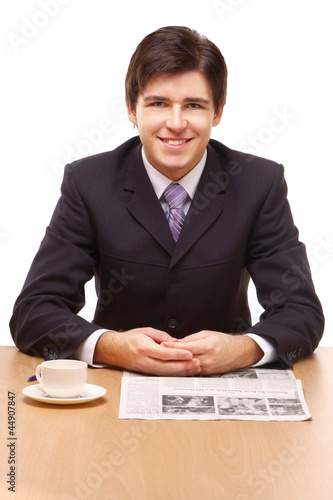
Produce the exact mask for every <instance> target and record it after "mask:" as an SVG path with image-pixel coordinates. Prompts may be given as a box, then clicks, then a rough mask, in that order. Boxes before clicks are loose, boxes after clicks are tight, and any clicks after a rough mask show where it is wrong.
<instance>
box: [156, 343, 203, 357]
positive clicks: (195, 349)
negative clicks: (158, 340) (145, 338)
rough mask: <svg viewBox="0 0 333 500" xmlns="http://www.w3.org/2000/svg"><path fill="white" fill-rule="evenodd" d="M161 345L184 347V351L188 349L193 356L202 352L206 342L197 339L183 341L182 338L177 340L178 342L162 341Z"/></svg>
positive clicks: (170, 347)
mask: <svg viewBox="0 0 333 500" xmlns="http://www.w3.org/2000/svg"><path fill="white" fill-rule="evenodd" d="M161 345H162V346H164V347H165V348H168V349H184V350H185V351H190V352H191V353H192V354H193V356H198V355H200V354H204V352H205V345H206V344H205V343H203V342H200V341H199V340H195V341H192V342H189V341H188V342H183V339H182V340H178V342H162V344H161Z"/></svg>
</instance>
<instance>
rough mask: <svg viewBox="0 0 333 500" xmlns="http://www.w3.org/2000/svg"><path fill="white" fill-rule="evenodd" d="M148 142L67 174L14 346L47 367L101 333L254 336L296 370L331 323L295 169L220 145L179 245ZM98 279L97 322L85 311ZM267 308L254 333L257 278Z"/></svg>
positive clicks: (19, 310)
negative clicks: (306, 241)
mask: <svg viewBox="0 0 333 500" xmlns="http://www.w3.org/2000/svg"><path fill="white" fill-rule="evenodd" d="M140 150H141V144H140V140H139V138H138V137H136V138H133V139H130V140H129V141H127V142H126V143H124V144H122V145H121V146H120V147H118V148H117V149H115V150H114V151H111V152H106V153H102V154H98V155H95V156H92V157H89V158H85V159H82V160H79V161H76V162H74V163H73V164H71V165H67V166H66V168H65V174H64V180H63V184H62V196H61V198H60V200H59V202H58V204H57V206H56V209H55V212H54V214H53V217H52V220H51V222H50V226H49V227H48V228H47V230H46V235H45V238H44V239H43V241H42V243H41V246H40V249H39V251H38V253H37V255H36V257H35V259H34V261H33V264H32V267H31V269H30V272H29V274H28V277H27V280H26V282H25V284H24V287H23V291H22V293H21V295H20V296H19V297H18V299H17V302H16V304H15V308H14V314H13V317H12V319H11V330H12V335H13V338H14V341H15V343H16V345H17V346H18V348H19V349H21V350H22V351H24V352H27V353H32V354H39V355H43V356H44V357H45V358H46V359H51V358H56V357H68V356H71V355H72V354H73V353H74V352H75V350H76V349H77V347H78V345H79V344H80V343H81V341H82V340H84V339H85V338H86V337H87V336H88V335H89V334H91V333H92V332H93V331H94V330H96V329H97V328H100V327H101V328H107V329H110V330H128V329H131V328H136V327H145V326H151V327H154V328H158V329H160V330H164V331H166V332H169V333H170V334H172V335H173V336H174V337H178V338H181V337H183V336H185V335H187V334H190V333H194V332H197V331H200V330H204V329H205V330H215V331H221V332H227V333H229V332H230V333H241V332H244V331H247V332H253V333H256V334H258V335H261V336H264V337H266V338H267V339H269V340H272V341H273V343H274V345H275V346H276V348H277V353H278V355H279V358H280V360H281V361H282V363H283V364H284V365H289V366H290V365H292V364H293V363H294V362H295V361H297V360H298V359H299V358H301V357H303V356H305V355H308V354H310V353H311V352H312V351H313V350H314V349H315V348H316V347H317V345H318V342H319V340H320V338H321V335H322V332H323V314H322V309H321V305H320V302H319V301H318V298H317V297H316V294H315V291H314V288H313V284H312V281H311V276H310V270H309V267H308V261H307V257H306V252H305V248H304V245H303V244H302V243H300V242H299V241H298V231H297V229H296V228H295V226H294V223H293V219H292V216H291V213H290V208H289V204H288V202H287V198H286V195H287V187H286V183H285V180H284V174H283V167H282V166H281V165H278V164H276V163H274V162H272V161H268V160H265V159H262V158H258V157H254V156H250V155H246V154H244V153H240V152H237V151H233V150H231V149H229V148H227V147H226V146H224V145H222V144H221V143H219V142H217V141H214V140H211V141H210V143H209V145H208V157H207V163H206V166H205V169H204V172H203V174H202V177H201V179H200V183H199V186H198V189H197V191H196V194H195V196H194V199H193V201H192V204H191V207H190V210H189V212H188V214H187V217H186V220H185V223H184V226H183V229H182V231H181V234H180V237H179V240H178V242H177V244H176V245H175V244H174V241H173V238H172V236H171V232H170V229H169V226H168V223H167V220H166V217H165V215H164V212H163V210H162V208H161V206H160V202H159V200H158V199H157V197H156V194H155V192H154V190H153V187H152V185H151V183H150V181H149V178H148V176H147V173H146V171H145V168H144V166H143V162H142V159H141V152H140ZM94 274H95V278H96V290H97V294H98V302H97V306H96V314H95V318H94V321H93V323H89V322H87V321H86V320H84V319H83V318H81V317H80V316H77V313H78V312H79V310H80V309H81V308H82V307H83V305H84V284H85V283H86V282H87V281H88V280H90V279H91V278H92V276H93V275H94ZM250 277H251V278H252V279H253V281H254V284H255V286H256V289H257V294H258V298H259V301H260V303H261V304H262V306H263V307H264V309H265V312H264V313H263V315H262V317H261V320H260V322H259V323H257V324H256V325H253V326H251V317H250V312H249V307H248V301H247V288H248V283H249V278H250Z"/></svg>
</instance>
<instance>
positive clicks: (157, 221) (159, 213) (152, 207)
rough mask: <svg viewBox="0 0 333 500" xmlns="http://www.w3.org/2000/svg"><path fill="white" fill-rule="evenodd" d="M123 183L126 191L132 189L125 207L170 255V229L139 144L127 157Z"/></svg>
mask: <svg viewBox="0 0 333 500" xmlns="http://www.w3.org/2000/svg"><path fill="white" fill-rule="evenodd" d="M126 163H127V174H126V180H125V184H124V189H125V190H126V191H132V192H133V196H132V197H131V199H130V201H129V203H128V205H127V209H128V211H129V212H130V213H131V214H132V215H133V217H135V219H136V220H137V221H138V222H139V223H140V224H141V225H142V226H143V227H144V228H145V229H146V230H147V231H148V232H149V233H150V234H151V235H152V236H153V238H155V240H156V241H157V242H158V243H159V244H160V245H161V246H162V247H163V248H164V249H165V250H166V251H167V252H168V253H169V254H170V255H172V253H173V251H174V249H175V243H174V240H173V237H172V235H171V231H170V228H169V225H168V222H167V219H166V217H165V214H164V212H163V209H162V207H161V204H160V202H159V200H158V199H157V196H156V193H155V191H154V188H153V186H152V184H151V182H150V180H149V177H148V175H147V172H146V170H145V168H144V165H143V162H142V158H141V145H139V146H138V147H136V148H135V150H134V151H133V153H132V154H131V155H130V156H129V157H128V159H127V161H126Z"/></svg>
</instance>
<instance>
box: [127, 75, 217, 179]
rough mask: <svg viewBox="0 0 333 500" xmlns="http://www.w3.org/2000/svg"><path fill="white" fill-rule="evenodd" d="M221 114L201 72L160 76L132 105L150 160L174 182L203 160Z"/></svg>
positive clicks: (130, 111) (133, 119)
mask: <svg viewBox="0 0 333 500" xmlns="http://www.w3.org/2000/svg"><path fill="white" fill-rule="evenodd" d="M221 116H222V109H221V110H219V111H218V112H215V110H214V103H213V97H212V90H211V87H210V84H209V82H208V80H207V79H206V77H205V75H204V74H203V73H201V72H200V71H189V72H186V73H176V74H173V73H164V74H162V75H156V76H154V77H152V78H151V79H150V80H149V82H148V84H147V85H146V87H145V89H144V90H143V92H142V94H139V96H138V100H137V103H136V108H135V109H134V110H133V109H131V108H130V106H128V117H129V120H130V121H131V122H132V123H134V124H136V125H137V127H138V130H139V136H140V139H141V142H142V145H143V148H144V151H145V154H146V157H147V159H148V161H149V163H151V165H153V167H155V168H156V170H158V171H159V172H161V173H162V174H164V175H165V176H166V177H168V178H169V179H171V180H173V181H177V180H179V179H181V178H182V177H183V176H184V175H186V174H187V173H188V172H189V171H190V170H192V168H193V167H195V166H196V165H197V164H198V163H199V161H200V160H201V158H202V156H203V154H204V152H205V148H206V146H207V144H208V141H209V139H210V135H211V130H212V127H215V126H216V125H218V124H219V123H220V120H221Z"/></svg>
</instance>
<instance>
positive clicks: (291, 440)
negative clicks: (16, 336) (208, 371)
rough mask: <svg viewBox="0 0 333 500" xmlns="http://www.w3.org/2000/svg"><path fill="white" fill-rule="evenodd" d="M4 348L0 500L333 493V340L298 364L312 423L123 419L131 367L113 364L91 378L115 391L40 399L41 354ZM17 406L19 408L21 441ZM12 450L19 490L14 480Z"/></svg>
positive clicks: (230, 498)
mask: <svg viewBox="0 0 333 500" xmlns="http://www.w3.org/2000/svg"><path fill="white" fill-rule="evenodd" d="M0 354H1V364H0V375H1V431H2V435H1V454H0V457H1V458H0V460H1V467H0V470H1V474H0V498H1V499H7V498H10V499H15V500H94V499H96V500H97V499H98V500H197V499H198V500H199V499H200V500H257V499H258V500H259V499H263V500H277V499H284V500H289V499H290V500H291V499H292V500H313V499H318V500H326V499H327V500H328V499H329V500H331V499H332V498H333V460H332V458H333V438H332V436H333V432H332V426H333V418H332V417H333V411H332V410H333V397H332V395H333V376H332V375H333V348H332V347H322V348H319V349H317V351H316V352H315V354H314V355H313V356H311V357H308V358H306V359H304V360H301V361H299V362H298V363H297V364H296V365H295V367H294V373H295V376H296V377H297V378H299V379H301V380H302V383H303V390H304V394H305V399H306V402H307V404H308V406H309V409H310V412H311V414H312V420H309V421H303V422H242V421H206V422H199V421H163V420H157V421H148V420H118V410H119V399H120V381H121V376H122V372H121V371H117V370H112V369H92V368H89V370H88V382H89V383H91V384H96V385H100V386H103V387H105V388H106V389H107V391H108V392H107V395H106V396H104V397H102V398H100V399H99V400H96V401H95V402H90V403H85V404H83V405H70V406H65V405H63V406H55V405H48V404H45V403H39V402H36V401H33V400H31V399H30V398H28V397H26V396H24V395H23V394H22V389H23V388H24V387H26V386H27V385H28V383H27V382H26V379H27V378H28V377H29V376H31V375H32V374H33V373H34V371H35V367H36V366H37V364H38V363H39V362H40V359H38V358H33V357H30V356H27V355H25V354H22V353H20V352H18V351H17V350H16V348H15V347H1V348H0ZM8 392H9V393H14V394H15V397H14V398H12V399H8ZM9 401H14V402H15V405H14V404H10V405H8V402H9ZM8 407H10V409H11V410H12V409H13V408H14V409H15V425H16V428H15V437H16V440H13V441H11V440H10V439H8V438H9V435H8V434H9V429H8ZM9 413H10V414H12V413H13V411H11V412H9ZM8 443H11V445H9V446H8ZM11 446H12V448H11ZM10 456H12V458H15V481H14V483H15V494H14V493H13V492H11V491H8V490H7V488H8V487H9V486H10V483H9V484H6V480H7V479H6V478H5V476H6V474H8V473H9V472H10V465H9V464H8V459H9V458H10Z"/></svg>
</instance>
